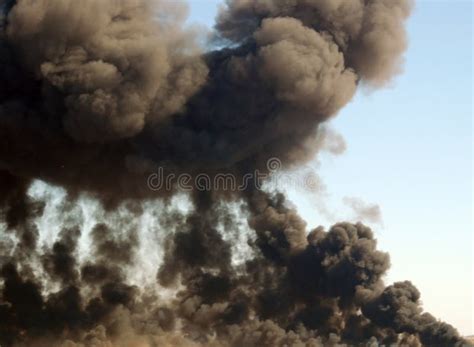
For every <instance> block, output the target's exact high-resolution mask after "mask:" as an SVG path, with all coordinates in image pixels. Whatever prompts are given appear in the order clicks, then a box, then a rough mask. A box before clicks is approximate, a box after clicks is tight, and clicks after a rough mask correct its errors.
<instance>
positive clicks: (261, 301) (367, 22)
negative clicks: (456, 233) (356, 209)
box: [0, 0, 463, 347]
mask: <svg viewBox="0 0 474 347" xmlns="http://www.w3.org/2000/svg"><path fill="white" fill-rule="evenodd" d="M0 8H1V9H2V12H3V13H4V14H3V15H2V17H1V18H0V20H1V23H2V24H1V34H0V81H1V83H0V170H1V171H0V212H1V217H2V222H3V223H4V232H3V231H2V237H1V243H0V246H1V247H0V248H1V249H2V254H4V256H2V258H1V264H0V265H1V272H0V275H1V279H2V286H1V296H0V344H2V345H5V346H68V347H70V346H162V345H163V346H344V345H360V344H366V345H367V344H372V345H375V344H376V343H384V344H391V343H399V344H402V345H409V346H418V345H420V344H424V345H428V346H430V345H437V346H452V345H455V344H457V345H461V344H462V343H463V341H462V340H461V338H460V337H459V335H458V333H457V332H456V331H455V329H454V328H452V327H451V326H449V325H447V324H445V323H441V322H438V321H437V320H436V319H435V318H433V317H432V316H430V315H428V314H423V313H422V309H421V306H420V302H419V298H420V296H419V293H418V292H417V290H416V289H415V288H414V287H413V286H412V285H411V284H410V283H397V284H394V285H393V286H390V287H387V288H384V286H383V282H382V278H383V275H384V274H385V273H386V271H387V269H388V267H389V258H388V255H387V254H385V253H383V252H380V251H378V250H377V248H376V240H375V239H374V236H373V233H372V231H371V230H370V229H369V228H367V227H365V226H363V225H361V224H355V225H354V224H348V223H340V224H337V225H335V226H333V227H332V228H331V229H330V230H329V231H324V230H323V229H322V228H317V229H315V230H312V231H308V230H306V225H305V222H304V221H303V220H302V219H301V218H300V217H299V215H298V214H297V212H296V211H295V210H294V209H292V208H291V207H289V204H288V203H287V202H286V201H285V197H284V196H283V195H281V194H270V193H264V192H262V191H257V190H254V189H250V188H249V189H247V190H246V191H244V192H232V193H227V194H224V193H223V192H221V191H209V192H199V191H194V192H192V193H191V196H192V209H191V211H189V212H188V213H183V212H177V211H174V212H170V211H169V210H167V209H164V210H163V211H161V212H160V214H161V215H160V217H161V220H162V223H163V225H162V226H163V229H164V230H162V233H163V235H166V237H165V242H164V250H165V251H164V256H163V261H162V263H161V265H159V268H158V269H157V270H158V271H157V274H156V281H157V283H155V285H154V286H152V287H151V288H150V287H149V286H138V285H134V284H131V283H130V281H129V278H130V275H131V273H132V272H133V271H136V268H135V265H136V264H135V263H136V262H137V257H138V256H137V254H138V249H139V248H140V247H141V245H142V244H143V242H150V241H145V240H143V238H141V237H140V234H141V230H139V228H138V227H137V226H136V225H135V224H134V223H131V221H133V220H134V219H136V218H139V217H140V215H141V214H142V212H143V211H142V209H141V208H142V204H143V202H144V201H145V200H151V199H154V198H158V199H164V200H163V201H164V202H165V203H168V202H169V199H168V198H169V197H170V196H172V195H174V194H175V193H176V191H173V190H171V191H169V190H162V191H160V192H156V191H151V190H150V189H148V187H147V185H146V177H147V176H148V175H149V173H151V172H153V171H154V170H155V169H156V168H157V167H164V168H166V170H167V173H172V174H175V175H178V174H180V173H188V174H190V175H197V174H198V173H206V174H208V175H210V176H213V175H215V174H217V173H219V172H220V173H222V172H224V173H232V174H234V175H236V176H237V177H242V175H243V174H245V173H247V172H251V171H253V170H255V169H259V170H262V171H265V170H266V169H267V168H266V165H265V164H266V162H267V159H268V158H270V157H278V158H280V159H281V160H282V162H283V163H284V164H285V165H286V166H287V167H292V166H296V165H298V164H300V163H304V162H305V161H308V160H310V159H311V158H312V157H313V156H314V154H315V151H316V150H317V148H321V144H320V143H318V141H320V139H319V138H318V136H317V134H318V129H319V127H320V125H321V124H322V123H323V122H324V121H326V120H328V119H329V118H331V117H333V116H335V115H336V114H337V112H338V111H339V110H340V109H341V108H342V107H343V106H345V105H346V104H347V103H348V102H349V101H350V100H351V98H352V97H353V95H354V93H355V91H356V89H357V87H358V86H359V85H368V86H370V87H380V86H383V85H384V84H385V83H386V82H387V81H389V80H390V78H391V77H392V76H394V75H395V74H396V73H398V72H399V71H400V66H401V61H402V54H403V51H404V49H405V46H406V38H405V30H404V21H405V19H406V18H407V17H408V15H409V13H410V9H411V4H410V2H409V1H405V0H397V1H394V0H370V1H361V0H351V1H329V0H290V1H282V0H281V1H280V0H271V1H258V2H256V1H248V0H233V1H228V2H227V4H226V6H225V7H224V8H223V9H222V11H221V13H220V15H219V17H218V20H217V24H216V28H215V33H214V34H215V36H216V37H217V38H218V39H219V40H221V42H225V44H226V48H223V49H219V50H215V51H210V52H202V51H200V48H199V45H198V44H197V38H198V35H199V34H198V33H197V32H193V31H192V30H190V29H187V28H186V27H185V26H184V20H185V18H186V7H185V6H184V5H183V4H181V3H177V2H175V1H167V0H166V1H165V0H162V1H151V0H103V1H99V2H97V1H93V0H84V1H80V2H78V1H72V0H63V1H59V0H36V1H30V0H17V1H3V2H1V3H0ZM339 142H340V141H339ZM338 150H339V148H335V149H334V151H338ZM35 179H41V180H43V181H46V182H48V183H50V184H54V185H58V186H61V187H63V188H65V189H66V191H67V196H66V202H65V204H66V205H65V206H64V209H63V210H62V213H63V215H64V221H65V222H64V223H63V225H62V226H61V227H62V230H61V232H60V233H59V235H58V237H57V239H56V240H54V242H53V243H52V244H51V245H50V246H47V247H46V246H43V245H40V244H39V243H38V236H39V231H38V228H37V224H36V221H37V220H38V218H40V217H41V216H42V215H43V213H44V211H45V205H47V204H48V201H41V200H38V199H34V198H33V197H32V196H31V195H29V194H28V187H29V186H30V183H31V181H32V180H35ZM85 194H86V195H87V196H89V197H93V198H96V199H98V200H100V201H101V202H102V203H103V205H104V207H105V208H106V211H105V212H104V217H103V220H101V221H99V222H98V224H97V225H95V226H94V227H93V228H92V230H91V231H90V232H88V235H87V236H88V237H89V238H90V240H91V246H90V250H89V253H90V254H89V255H88V257H87V258H85V259H84V258H81V257H80V254H79V249H78V248H79V244H80V240H81V239H82V238H83V236H84V235H85V231H84V230H83V229H84V223H83V221H81V218H78V215H77V211H76V210H75V209H71V208H67V206H72V205H74V204H75V203H76V202H77V201H78V200H77V199H81V197H82V196H84V195H85ZM157 194H158V196H157ZM232 204H234V205H235V204H237V205H239V207H240V208H239V210H238V212H237V216H236V211H235V209H234V208H233V207H232V206H233V205H232ZM117 206H121V207H123V208H125V209H126V210H127V216H126V217H124V216H120V215H119V214H118V213H117V212H116V211H117V210H116V209H114V207H117ZM242 218H244V219H247V221H248V229H251V230H252V231H254V235H253V236H251V237H250V239H249V248H250V251H247V253H246V259H245V261H243V262H240V263H236V262H235V261H233V254H234V253H235V248H236V247H239V245H238V244H235V242H233V239H232V238H229V237H228V235H231V234H232V233H233V232H238V230H237V229H238V228H239V220H242ZM157 267H158V264H157ZM165 288H169V289H168V291H166V290H165ZM170 292H172V294H170ZM163 293H167V294H166V295H165V294H163Z"/></svg>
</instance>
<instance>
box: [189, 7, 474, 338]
mask: <svg viewBox="0 0 474 347" xmlns="http://www.w3.org/2000/svg"><path fill="white" fill-rule="evenodd" d="M220 2H221V1H219V0H192V1H189V4H190V9H191V12H190V14H191V17H190V21H191V22H199V23H203V24H206V25H208V26H210V25H212V23H213V21H214V16H215V12H216V9H217V6H218V4H219V3H220ZM472 7H473V5H472V3H471V2H470V1H453V0H449V1H447V0H446V1H418V2H417V4H416V8H415V11H414V13H413V15H412V17H411V18H410V20H409V23H408V32H409V40H410V47H409V50H408V52H407V54H406V64H405V69H404V73H403V74H402V75H401V76H399V77H398V78H396V80H395V81H394V82H393V83H392V85H390V86H389V87H387V88H385V89H384V90H381V91H376V92H370V91H367V90H362V91H360V92H359V94H358V95H357V96H356V98H355V99H354V100H353V102H352V103H351V104H350V105H348V106H347V107H346V108H345V109H344V110H343V111H342V112H341V113H340V115H339V116H338V117H337V118H336V119H335V120H334V121H332V122H331V124H330V126H331V128H332V129H334V130H336V131H337V132H339V133H340V134H342V135H343V136H344V138H345V140H346V142H347V145H348V149H347V151H346V153H344V154H343V155H341V156H338V157H327V156H322V157H321V158H320V168H319V169H318V173H319V174H320V175H321V177H322V178H323V181H324V183H325V184H326V186H327V194H328V197H327V200H328V204H329V205H330V208H331V209H332V210H333V211H336V212H335V216H334V218H329V217H327V216H325V215H323V214H321V211H318V209H317V208H316V207H314V208H313V206H312V203H311V201H312V197H311V196H310V195H309V194H306V193H304V192H301V191H300V192H290V196H291V198H292V200H293V202H294V203H295V204H296V205H297V206H298V208H299V210H300V211H301V214H302V215H303V217H304V218H305V219H306V220H307V221H308V223H309V224H310V225H311V226H313V225H319V224H322V225H325V226H329V225H330V224H331V223H333V222H334V220H333V219H337V218H343V219H347V213H346V212H341V213H340V214H339V213H338V211H345V210H344V209H345V207H344V206H342V202H341V201H342V200H343V198H344V197H346V196H351V197H357V198H361V199H363V200H364V201H367V202H370V203H376V204H378V205H380V207H381V210H382V213H383V225H375V226H374V229H376V235H377V238H378V240H379V244H380V248H381V249H383V250H385V251H388V252H389V253H390V255H391V259H392V269H391V270H390V273H389V275H388V277H387V279H386V281H387V282H388V283H390V282H393V281H397V280H405V279H409V280H411V281H412V282H413V283H414V284H415V285H416V286H417V287H418V288H419V289H420V291H421V293H422V300H423V303H424V307H425V309H426V310H428V311H430V312H431V313H433V314H434V315H435V316H437V317H439V318H441V319H443V320H446V321H448V322H449V323H451V324H453V325H454V326H455V327H456V328H458V329H459V330H460V331H461V333H463V334H466V335H467V334H474V328H473V320H472V315H473V298H472V293H473V292H474V288H473V283H472V281H473V271H472V270H473V268H472V266H473V265H472V264H473V257H472V250H473V239H472V234H473V233H472V232H473V228H472V212H473V210H472V77H473V75H472V46H473V42H472V15H473V9H472Z"/></svg>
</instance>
